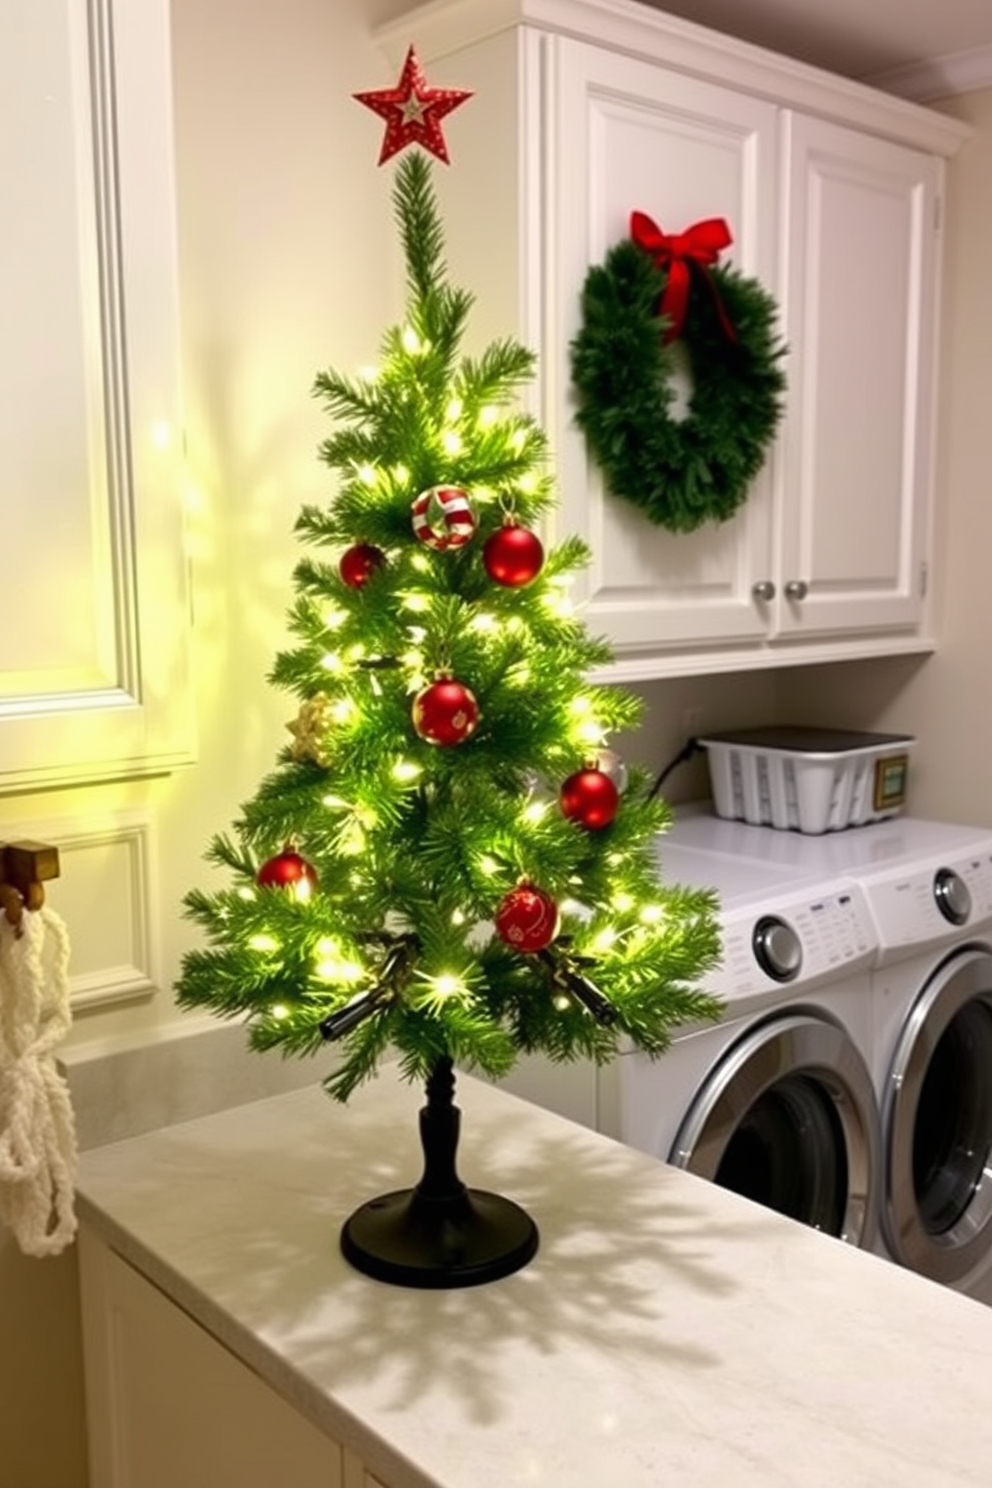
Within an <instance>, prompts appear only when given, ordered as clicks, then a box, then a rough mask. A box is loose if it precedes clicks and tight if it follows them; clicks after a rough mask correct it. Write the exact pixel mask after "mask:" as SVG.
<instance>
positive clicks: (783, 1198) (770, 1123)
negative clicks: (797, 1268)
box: [668, 1011, 879, 1247]
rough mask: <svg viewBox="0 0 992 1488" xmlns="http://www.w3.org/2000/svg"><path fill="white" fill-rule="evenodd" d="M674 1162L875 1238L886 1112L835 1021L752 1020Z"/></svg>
mask: <svg viewBox="0 0 992 1488" xmlns="http://www.w3.org/2000/svg"><path fill="white" fill-rule="evenodd" d="M668 1160H669V1162H671V1163H673V1164H674V1165H675V1166H676V1167H680V1168H686V1169H688V1171H689V1172H691V1173H698V1174H699V1175H700V1177H703V1178H709V1179H710V1180H711V1181H712V1182H714V1183H718V1184H720V1185H721V1186H722V1187H724V1188H729V1189H733V1191H734V1192H735V1193H739V1194H741V1195H743V1197H744V1198H748V1199H753V1200H754V1201H755V1202H756V1203H759V1204H764V1205H765V1207H766V1208H769V1209H775V1210H777V1211H778V1212H779V1213H780V1214H785V1215H787V1216H788V1217H789V1218H790V1219H796V1220H799V1221H800V1222H801V1223H802V1224H807V1225H811V1226H813V1227H814V1228H815V1229H819V1230H824V1231H825V1232H826V1233H827V1234H829V1235H836V1236H838V1237H839V1238H840V1239H842V1240H847V1241H849V1242H850V1243H851V1244H852V1245H861V1246H865V1247H868V1246H870V1245H871V1244H872V1242H873V1239H874V1232H875V1215H876V1212H877V1202H878V1200H877V1184H878V1173H879V1136H878V1116H877V1111H876V1106H875V1098H874V1091H873V1089H872V1083H871V1076H870V1074H869V1072H868V1068H867V1066H866V1064H865V1062H864V1060H863V1059H862V1057H861V1055H860V1053H859V1052H858V1050H857V1048H856V1047H855V1045H854V1044H853V1043H852V1042H851V1039H850V1038H849V1037H848V1035H847V1034H846V1033H845V1032H844V1030H843V1029H842V1028H840V1027H838V1026H837V1024H835V1023H833V1022H831V1021H829V1020H828V1019H827V1018H825V1017H823V1016H820V1015H818V1014H816V1013H802V1012H795V1011H790V1012H789V1013H782V1014H778V1015H773V1016H771V1017H770V1018H769V1019H768V1020H767V1021H766V1022H764V1023H759V1024H757V1025H755V1026H754V1027H752V1028H751V1029H750V1030H749V1031H748V1032H747V1033H746V1034H744V1035H743V1037H742V1038H741V1039H739V1040H738V1042H737V1043H736V1044H734V1045H733V1046H732V1047H731V1048H730V1049H729V1050H728V1052H727V1053H726V1055H725V1056H724V1058H723V1059H722V1060H721V1061H720V1063H719V1064H718V1065H717V1066H716V1068H715V1069H714V1070H713V1071H712V1072H711V1074H710V1076H709V1078H708V1079H707V1081H706V1083H705V1084H704V1085H703V1086H702V1087H701V1089H700V1090H699V1092H698V1094H697V1095H696V1098H695V1100H694V1101H693V1104H692V1106H691V1107H690V1109H689V1111H688V1112H687V1114H686V1116H685V1119H684V1120H683V1122H682V1125H681V1127H680V1128H679V1131H678V1134H677V1136H676V1138H675V1143H674V1145H673V1148H672V1151H671V1154H670V1156H669V1159H668Z"/></svg>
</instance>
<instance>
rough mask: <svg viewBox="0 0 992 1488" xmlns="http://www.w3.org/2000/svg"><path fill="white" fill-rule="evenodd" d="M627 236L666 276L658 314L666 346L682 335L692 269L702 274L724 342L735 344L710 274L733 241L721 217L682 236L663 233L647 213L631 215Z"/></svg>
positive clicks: (699, 225) (706, 222) (694, 226)
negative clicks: (725, 339)
mask: <svg viewBox="0 0 992 1488" xmlns="http://www.w3.org/2000/svg"><path fill="white" fill-rule="evenodd" d="M630 236H631V237H632V238H633V240H634V242H635V243H636V244H637V246H638V248H643V249H644V252H645V253H649V254H650V255H651V257H652V259H653V260H654V262H655V265H656V267H657V268H659V269H664V270H665V271H666V272H667V276H668V277H667V279H666V281H665V288H664V292H663V293H662V297H661V307H660V313H661V314H662V315H663V316H664V317H665V318H666V319H667V321H668V325H667V327H666V330H665V334H664V338H663V339H664V340H665V341H666V342H668V341H677V340H678V338H679V337H680V336H681V335H682V328H683V326H684V325H685V315H686V310H687V309H688V305H689V288H690V285H691V283H692V266H693V265H695V266H696V267H697V268H699V269H701V270H702V273H703V277H704V278H705V280H706V283H707V284H708V286H709V289H710V293H711V294H712V296H713V300H714V303H715V305H716V309H717V314H718V315H719V317H720V324H721V326H722V327H723V329H724V332H725V333H726V336H727V339H728V340H730V341H736V339H737V337H736V335H735V333H734V328H733V326H732V325H731V323H730V319H729V317H728V315H727V312H726V310H725V309H724V306H723V301H722V300H721V299H720V296H719V294H718V293H717V288H716V285H715V284H714V283H713V279H712V277H711V275H710V273H709V269H710V267H711V266H712V265H714V264H715V263H716V262H717V261H718V259H719V256H720V252H721V250H722V249H724V248H729V247H730V245H731V243H732V242H733V241H734V240H733V237H732V236H731V232H730V228H729V227H728V226H727V224H726V222H725V221H724V219H723V218H722V217H705V218H703V220H702V221H701V222H694V223H693V224H692V226H691V227H687V228H686V230H685V232H680V233H665V232H662V230H661V228H660V227H659V226H658V224H657V223H656V222H655V221H654V220H653V219H652V218H651V217H649V216H648V215H647V213H646V212H631V214H630Z"/></svg>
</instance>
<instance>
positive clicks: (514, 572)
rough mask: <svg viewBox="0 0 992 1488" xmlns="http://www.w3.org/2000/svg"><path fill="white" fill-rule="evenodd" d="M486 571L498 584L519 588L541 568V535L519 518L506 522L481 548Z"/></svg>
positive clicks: (536, 574) (542, 556) (534, 577)
mask: <svg viewBox="0 0 992 1488" xmlns="http://www.w3.org/2000/svg"><path fill="white" fill-rule="evenodd" d="M482 562H483V564H484V565H485V569H486V573H487V574H488V575H489V577H490V578H491V579H492V580H493V582H494V583H495V584H503V585H505V587H506V588H507V589H520V588H522V586H523V585H524V584H529V583H531V582H532V581H533V580H534V579H536V578H537V576H538V574H539V573H540V572H541V567H542V565H543V563H544V548H543V547H542V546H541V539H540V538H539V537H537V536H536V534H535V533H533V532H529V531H528V530H527V528H526V527H518V526H517V524H516V522H507V523H506V525H505V526H503V527H500V528H499V529H498V530H497V531H496V532H494V533H493V535H492V537H490V538H488V539H487V541H486V544H485V546H484V547H483V549H482Z"/></svg>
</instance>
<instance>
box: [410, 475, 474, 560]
mask: <svg viewBox="0 0 992 1488" xmlns="http://www.w3.org/2000/svg"><path fill="white" fill-rule="evenodd" d="M411 515H412V517H413V530H414V532H415V533H416V535H417V537H418V538H419V539H420V541H421V542H422V543H424V544H425V545H426V546H427V547H428V548H433V549H434V550H435V552H438V553H443V552H446V551H447V550H448V549H449V548H463V547H464V546H465V544H466V543H467V542H471V540H472V538H473V536H474V535H475V528H476V520H475V513H474V511H473V510H472V503H471V502H470V501H469V497H468V492H467V491H463V490H462V489H461V487H460V486H431V487H430V488H429V490H426V491H421V493H420V495H419V496H418V497H417V499H416V501H415V502H414V503H413V507H412V508H411Z"/></svg>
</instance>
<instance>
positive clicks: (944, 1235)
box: [882, 949, 992, 1286]
mask: <svg viewBox="0 0 992 1488" xmlns="http://www.w3.org/2000/svg"><path fill="white" fill-rule="evenodd" d="M882 1109H883V1127H884V1134H885V1159H886V1195H885V1209H884V1228H885V1237H886V1240H887V1242H888V1246H889V1250H890V1252H891V1253H892V1255H893V1257H894V1258H895V1259H896V1260H897V1261H901V1262H902V1264H903V1265H904V1266H910V1267H912V1269H913V1270H914V1271H918V1272H920V1273H921V1274H922V1275H923V1276H929V1277H932V1278H933V1280H934V1281H941V1282H945V1283H948V1284H950V1285H952V1286H953V1285H954V1284H955V1283H958V1282H961V1281H963V1279H964V1278H965V1277H966V1276H968V1274H969V1273H970V1272H971V1271H973V1270H974V1269H975V1268H976V1267H977V1266H979V1265H981V1263H982V1262H983V1261H987V1260H988V1259H989V1257H990V1256H992V1168H990V1154H992V955H990V954H989V952H988V951H985V950H979V949H974V950H967V951H959V952H957V953H955V954H954V955H953V956H952V957H950V959H949V960H947V961H945V962H944V963H943V965H942V966H941V967H939V968H938V970H937V972H936V973H935V974H934V975H933V976H932V977H931V978H930V980H929V982H927V984H926V986H925V987H924V988H923V991H922V992H921V993H920V995H919V996H918V998H917V999H916V1002H915V1003H914V1004H913V1007H912V1008H911V1010H910V1013H909V1016H908V1018H907V1020H906V1022H905V1024H904V1025H903V1029H902V1033H901V1034H900V1036H899V1041H898V1043H897V1045H896V1049H895V1053H894V1055H893V1058H892V1064H891V1067H890V1069H889V1074H888V1077H887V1080H886V1086H885V1091H884V1094H883V1102H882Z"/></svg>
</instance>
